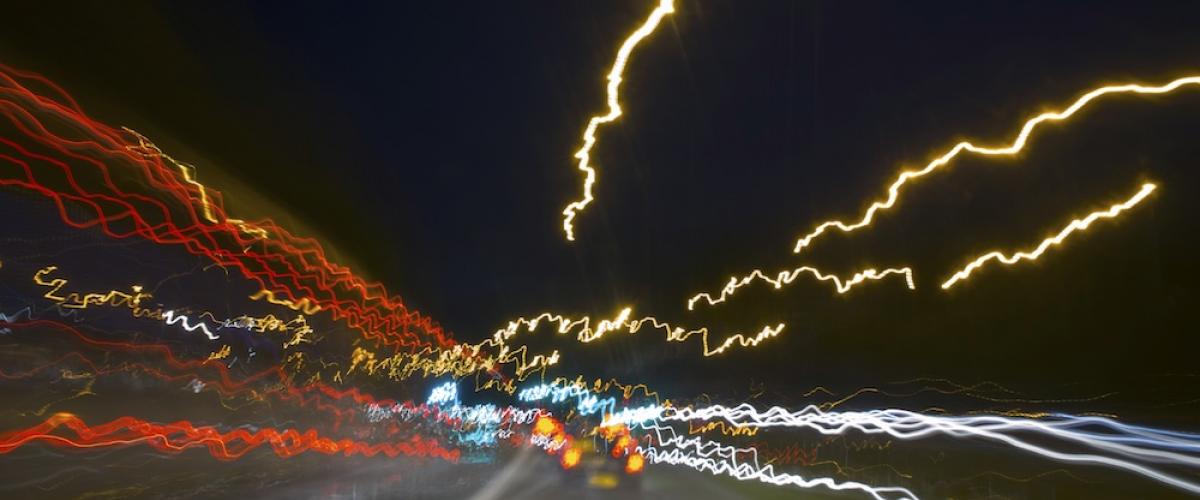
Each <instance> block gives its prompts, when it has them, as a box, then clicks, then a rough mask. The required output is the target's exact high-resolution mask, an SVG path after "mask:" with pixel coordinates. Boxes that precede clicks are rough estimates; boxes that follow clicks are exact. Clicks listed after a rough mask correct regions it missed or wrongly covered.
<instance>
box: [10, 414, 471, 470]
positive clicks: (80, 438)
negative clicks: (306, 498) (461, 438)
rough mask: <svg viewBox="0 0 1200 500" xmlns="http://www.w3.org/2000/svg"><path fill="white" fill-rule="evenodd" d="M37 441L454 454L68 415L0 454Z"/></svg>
mask: <svg viewBox="0 0 1200 500" xmlns="http://www.w3.org/2000/svg"><path fill="white" fill-rule="evenodd" d="M59 427H66V428H67V429H69V430H71V431H72V432H74V433H75V434H76V436H77V437H75V438H68V437H63V436H58V435H55V434H51V432H52V431H54V430H55V429H58V428H59ZM37 441H43V442H48V443H51V444H56V445H62V446H68V447H72V448H100V447H113V446H128V445H131V444H146V445H148V446H151V447H153V448H155V449H158V450H159V451H164V452H171V453H178V452H182V451H184V450H186V449H188V448H195V447H201V446H203V447H206V448H208V452H209V453H210V454H212V456H213V457H215V458H218V459H221V460H233V459H236V458H240V457H241V456H243V455H245V454H246V453H249V452H250V451H252V450H254V449H255V448H258V447H259V446H262V445H263V444H269V445H270V446H271V449H272V450H273V451H274V452H275V454H276V455H278V456H279V457H280V458H290V457H293V456H296V455H299V454H301V453H305V452H307V451H315V452H319V453H323V454H325V455H334V454H341V455H344V456H353V455H364V456H368V457H371V456H375V455H379V454H383V455H386V456H388V457H396V456H399V455H413V456H432V457H438V458H442V459H444V460H449V461H457V459H458V456H459V451H458V450H448V449H446V448H443V447H441V445H439V444H438V442H437V441H436V440H432V439H424V438H421V437H419V436H414V437H413V438H412V439H410V440H407V441H396V442H388V443H378V444H369V443H365V442H360V441H353V440H350V439H338V440H335V439H331V438H328V437H322V436H320V435H319V434H317V431H315V430H308V431H305V432H300V431H297V430H295V429H287V430H283V431H279V430H276V429H271V428H266V429H259V430H257V431H254V432H251V431H249V430H246V429H235V430H232V431H229V432H220V431H218V430H216V429H215V428H213V427H208V426H201V427H196V426H193V425H192V424H191V423H190V422H187V421H180V422H175V423H171V424H153V423H150V422H147V421H145V420H140V419H137V418H133V417H121V418H118V419H116V420H113V421H111V422H108V423H105V424H101V425H98V426H95V427H90V426H88V425H87V424H86V423H84V421H83V420H82V419H80V418H79V417H77V416H75V415H72V414H69V413H58V414H55V415H53V416H51V417H50V418H48V419H46V421H45V422H43V423H42V424H40V425H37V426H34V427H31V428H28V429H23V430H19V431H14V432H6V433H3V434H0V454H4V453H9V452H12V451H13V450H16V449H18V448H20V447H22V446H24V445H27V444H29V443H32V442H37Z"/></svg>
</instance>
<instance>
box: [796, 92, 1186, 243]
mask: <svg viewBox="0 0 1200 500" xmlns="http://www.w3.org/2000/svg"><path fill="white" fill-rule="evenodd" d="M1197 84H1200V75H1196V76H1187V77H1183V78H1179V79H1177V80H1173V81H1171V82H1169V83H1167V84H1165V85H1160V86H1157V87H1154V86H1150V87H1148V86H1144V85H1138V84H1125V85H1108V86H1104V87H1100V88H1097V89H1094V90H1092V91H1090V92H1088V93H1086V94H1084V95H1083V96H1081V97H1080V98H1079V99H1076V100H1075V102H1074V103H1072V104H1071V105H1070V106H1068V107H1067V108H1065V109H1063V110H1061V111H1047V112H1045V113H1042V114H1040V115H1037V116H1035V117H1033V118H1030V119H1029V120H1028V121H1026V122H1025V125H1024V126H1022V127H1021V132H1020V133H1018V134H1017V137H1016V139H1014V140H1013V142H1012V144H1009V145H1007V146H997V147H988V146H978V145H975V144H973V143H971V142H969V141H962V142H960V143H958V144H955V145H954V147H952V148H950V150H949V151H946V152H945V153H943V154H942V155H941V156H939V157H937V158H936V159H934V160H933V161H931V162H929V163H928V164H927V165H925V167H923V168H921V169H919V170H905V171H903V172H901V173H900V175H899V176H898V177H896V180H895V181H893V182H892V184H891V186H888V195H887V198H885V199H883V200H876V201H874V202H872V203H871V205H870V206H869V207H868V208H867V210H866V212H864V213H863V216H862V218H861V219H859V221H858V222H854V223H850V224H847V223H845V222H843V221H839V220H829V221H825V222H822V223H821V224H819V225H817V227H816V229H813V230H812V232H810V233H808V234H806V235H804V236H803V237H801V238H800V239H799V240H797V241H796V246H795V248H794V249H793V250H792V252H793V253H800V251H801V250H804V249H805V248H806V247H808V246H809V245H810V244H811V243H812V241H813V239H815V238H816V237H818V236H820V235H822V234H824V233H825V231H827V230H828V229H830V228H836V229H838V230H839V231H841V232H843V233H849V232H851V231H855V230H857V229H861V228H863V227H866V226H869V225H871V222H872V221H874V220H875V214H876V213H878V212H879V211H880V210H886V209H889V208H892V207H893V206H894V205H895V204H896V201H897V200H899V198H900V188H902V187H904V185H905V184H907V183H908V181H909V180H912V179H916V178H919V177H923V176H925V175H927V174H930V173H932V172H933V171H935V170H937V169H939V168H941V167H943V166H946V165H947V164H949V163H950V161H951V160H953V159H954V158H956V157H957V156H958V155H959V154H960V153H962V152H964V151H966V152H969V153H974V154H977V155H983V156H1013V155H1015V154H1017V153H1018V152H1020V151H1021V150H1022V149H1024V148H1025V144H1026V143H1027V142H1028V141H1029V137H1030V136H1031V135H1032V134H1033V131H1034V130H1035V129H1036V128H1037V127H1038V125H1041V124H1043V123H1046V122H1057V121H1063V120H1066V119H1068V118H1070V117H1071V116H1073V115H1074V114H1075V113H1076V112H1078V111H1079V110H1081V109H1083V108H1084V107H1085V106H1087V105H1088V104H1089V103H1091V102H1092V101H1093V100H1095V99H1096V98H1099V97H1101V96H1105V95H1109V94H1128V93H1135V94H1166V93H1169V92H1174V91H1175V90H1177V89H1179V88H1180V87H1183V86H1185V85H1197Z"/></svg>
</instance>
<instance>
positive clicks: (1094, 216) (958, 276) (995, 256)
mask: <svg viewBox="0 0 1200 500" xmlns="http://www.w3.org/2000/svg"><path fill="white" fill-rule="evenodd" d="M1155 187H1156V186H1155V185H1154V184H1151V183H1145V184H1142V188H1141V189H1140V190H1138V192H1137V193H1136V194H1134V195H1133V197H1131V198H1129V199H1128V200H1125V201H1124V202H1121V203H1118V204H1116V205H1113V206H1111V207H1108V209H1107V210H1101V211H1098V212H1092V213H1091V214H1088V216H1087V217H1084V218H1082V219H1075V220H1073V221H1071V223H1070V224H1067V226H1066V227H1064V228H1062V230H1060V231H1059V232H1058V233H1057V234H1055V235H1054V236H1051V237H1049V238H1046V239H1044V240H1042V243H1041V244H1039V245H1038V246H1037V247H1036V248H1034V249H1033V250H1031V251H1022V252H1017V253H1014V254H1012V255H1011V256H1008V255H1004V254H1003V253H1000V252H999V251H991V252H988V253H986V254H983V255H981V256H979V257H978V258H976V259H975V260H972V261H971V262H970V263H968V264H967V265H966V267H963V268H962V269H961V270H959V271H958V272H956V273H954V275H953V276H951V277H950V279H948V280H946V282H945V283H942V289H943V290H945V289H948V288H950V287H952V286H954V284H955V283H958V282H959V281H962V280H965V279H967V278H968V277H969V276H971V273H972V272H973V271H975V270H976V269H979V268H980V267H982V266H983V265H984V264H985V263H987V262H988V261H992V260H997V261H1000V262H1001V263H1002V264H1006V265H1012V264H1015V263H1017V262H1019V261H1022V260H1035V259H1037V258H1038V257H1040V256H1041V255H1042V254H1043V253H1045V251H1046V250H1047V249H1049V248H1050V247H1051V246H1057V245H1060V244H1062V242H1063V240H1065V239H1066V238H1067V236H1070V235H1071V233H1074V232H1075V231H1082V230H1085V229H1087V228H1088V226H1090V225H1091V224H1092V223H1093V222H1096V221H1097V220H1100V219H1112V218H1114V217H1116V216H1117V215H1119V214H1120V213H1121V212H1124V211H1126V210H1129V209H1130V208H1133V206H1134V205H1137V204H1138V203H1140V202H1141V201H1142V200H1144V199H1145V198H1146V197H1147V196H1150V193H1152V192H1154V189H1155Z"/></svg>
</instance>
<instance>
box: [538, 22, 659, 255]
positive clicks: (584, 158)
mask: <svg viewBox="0 0 1200 500" xmlns="http://www.w3.org/2000/svg"><path fill="white" fill-rule="evenodd" d="M673 12H675V2H674V0H659V3H658V7H656V8H655V9H654V10H653V11H652V12H650V17H647V18H646V22H644V23H642V26H641V27H639V28H638V29H637V31H634V32H633V34H631V35H629V38H626V39H625V42H624V43H622V44H621V48H620V49H619V50H617V58H616V60H614V61H613V65H612V69H611V70H609V72H608V88H607V91H608V113H607V114H604V115H597V116H593V117H592V118H591V119H590V120H588V124H587V128H586V129H584V131H583V146H582V147H580V148H579V151H577V152H576V153H575V158H576V159H578V160H579V164H578V167H577V168H578V170H580V171H581V172H583V173H584V179H583V198H581V199H578V200H575V201H573V202H571V203H570V204H568V205H567V206H566V208H564V209H563V211H562V215H563V225H562V227H563V232H565V233H566V235H567V240H568V241H575V226H574V225H573V224H572V222H573V221H574V220H575V216H576V215H578V213H579V212H580V211H582V210H583V209H584V208H586V207H587V206H588V205H589V204H591V203H592V200H594V199H595V197H593V196H592V185H593V184H595V183H596V169H595V168H593V167H592V166H591V164H590V162H591V159H592V156H591V151H592V146H595V145H596V130H597V129H598V128H600V125H603V124H606V123H611V122H614V121H616V120H617V118H620V116H621V102H620V100H619V92H620V90H621V79H622V76H621V75H622V73H624V72H625V65H626V64H627V63H628V62H629V56H630V54H632V53H633V49H634V48H635V47H637V45H638V43H641V41H642V40H643V39H645V38H646V37H648V36H650V34H652V33H654V30H655V29H657V28H658V24H659V23H660V22H661V21H662V19H663V17H666V16H667V14H671V13H673Z"/></svg>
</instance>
